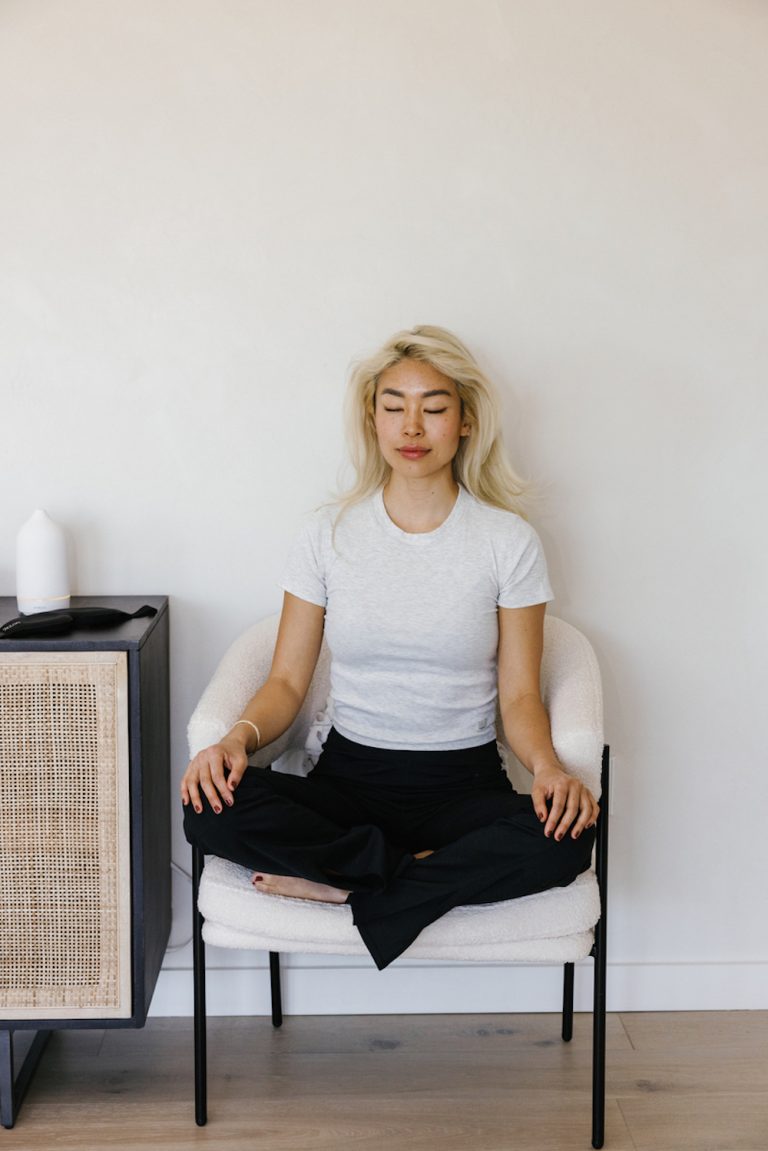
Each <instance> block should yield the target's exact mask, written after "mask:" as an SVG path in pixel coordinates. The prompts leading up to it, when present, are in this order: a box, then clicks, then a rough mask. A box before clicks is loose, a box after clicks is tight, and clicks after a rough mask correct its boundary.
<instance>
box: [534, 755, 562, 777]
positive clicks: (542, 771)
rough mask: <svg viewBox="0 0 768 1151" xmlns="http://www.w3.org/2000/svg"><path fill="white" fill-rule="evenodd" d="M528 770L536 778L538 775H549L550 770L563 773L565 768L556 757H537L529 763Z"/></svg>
mask: <svg viewBox="0 0 768 1151" xmlns="http://www.w3.org/2000/svg"><path fill="white" fill-rule="evenodd" d="M530 772H531V775H532V776H533V778H534V779H538V777H539V776H541V775H549V774H550V772H557V773H561V772H562V773H563V774H565V769H564V767H563V765H562V764H561V763H559V762H558V761H557V760H556V759H539V760H537V761H536V762H535V763H533V764H531V767H530Z"/></svg>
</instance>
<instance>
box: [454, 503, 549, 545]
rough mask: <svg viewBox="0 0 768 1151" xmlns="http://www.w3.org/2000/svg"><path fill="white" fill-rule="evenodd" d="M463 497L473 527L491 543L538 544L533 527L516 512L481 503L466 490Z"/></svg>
mask: <svg viewBox="0 0 768 1151" xmlns="http://www.w3.org/2000/svg"><path fill="white" fill-rule="evenodd" d="M464 498H466V503H467V515H468V517H469V519H470V521H471V523H472V526H473V529H474V530H479V531H481V532H483V534H484V535H486V536H487V537H488V538H489V539H490V541H491V542H492V543H497V544H499V545H504V544H507V545H517V546H519V547H525V546H526V545H529V544H531V543H536V544H539V537H538V535H537V533H536V530H535V528H533V527H532V526H531V524H529V523H528V521H527V520H524V519H523V517H522V516H521V515H518V514H517V512H513V511H508V510H507V509H506V508H498V507H495V506H494V505H493V504H486V503H483V502H482V500H479V499H477V498H476V497H475V496H473V495H470V493H469V492H467V491H465V492H464Z"/></svg>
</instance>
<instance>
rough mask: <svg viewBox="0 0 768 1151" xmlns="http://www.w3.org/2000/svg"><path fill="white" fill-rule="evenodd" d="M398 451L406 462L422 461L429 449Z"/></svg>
mask: <svg viewBox="0 0 768 1151" xmlns="http://www.w3.org/2000/svg"><path fill="white" fill-rule="evenodd" d="M397 450H398V451H399V453H400V455H401V456H403V457H404V459H406V460H420V459H422V458H423V457H424V456H425V455H426V454H427V452H428V451H429V448H398V449H397Z"/></svg>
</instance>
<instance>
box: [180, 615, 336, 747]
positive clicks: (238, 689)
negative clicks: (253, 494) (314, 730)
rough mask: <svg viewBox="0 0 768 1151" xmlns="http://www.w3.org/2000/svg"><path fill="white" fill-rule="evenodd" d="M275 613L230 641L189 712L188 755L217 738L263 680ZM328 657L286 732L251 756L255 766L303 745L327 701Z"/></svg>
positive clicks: (321, 661) (324, 654)
mask: <svg viewBox="0 0 768 1151" xmlns="http://www.w3.org/2000/svg"><path fill="white" fill-rule="evenodd" d="M279 622H280V617H279V615H272V616H267V617H266V618H265V619H263V620H261V621H260V622H259V623H257V624H254V625H253V627H250V628H249V629H248V630H247V631H245V632H243V634H242V635H241V636H240V637H239V638H238V639H236V640H235V642H234V643H233V644H232V646H231V647H230V648H229V649H228V651H227V652H226V653H225V655H224V657H223V659H222V660H221V662H220V664H219V666H218V667H217V668H216V671H215V672H214V673H213V677H212V678H211V681H210V683H209V684H208V686H207V687H206V689H205V691H204V692H203V694H202V696H201V697H200V701H199V703H198V705H197V707H196V708H195V710H194V712H193V713H192V717H191V719H190V721H189V725H188V727H187V739H188V742H189V753H190V756H194V755H196V754H197V752H198V751H201V750H202V749H203V748H204V747H208V746H210V744H212V743H216V742H217V741H218V740H220V739H221V738H222V737H223V736H224V735H226V733H227V732H228V731H229V729H230V728H231V727H232V724H233V723H234V722H235V720H236V719H238V718H239V717H240V716H241V715H242V713H243V709H244V708H245V705H246V704H247V703H248V701H249V699H250V698H251V697H252V696H253V695H254V693H255V692H256V691H258V689H259V688H260V687H261V685H262V684H263V683H264V682H265V680H266V679H267V676H268V675H269V670H270V667H271V666H272V655H273V652H274V648H275V639H276V638H277V628H278V624H279ZM329 660H330V657H329V653H328V649H327V646H326V645H325V643H324V644H323V648H322V649H321V652H320V657H319V659H318V663H317V668H316V670H315V674H314V677H313V679H312V684H311V686H310V689H309V691H308V692H307V698H306V699H305V700H304V704H303V705H302V708H301V711H300V712H299V714H298V716H297V717H296V719H295V720H294V722H293V724H292V725H291V726H290V727H289V728H288V730H287V731H285V732H283V734H282V735H281V736H280V737H279V738H278V739H276V740H274V741H273V742H272V743H270V744H267V746H266V747H263V748H261V749H260V750H259V751H257V752H256V753H255V754H254V755H253V756H251V758H250V762H251V763H253V764H255V765H256V766H258V767H266V766H267V764H269V763H273V762H274V761H275V760H276V759H278V758H279V757H280V756H281V755H282V754H283V753H284V752H285V751H287V750H288V749H289V748H291V747H303V746H304V743H305V741H306V735H307V732H308V730H309V725H310V722H311V721H312V719H313V718H314V717H315V715H316V713H317V712H319V711H320V710H322V708H324V707H325V704H326V702H327V698H328V666H329Z"/></svg>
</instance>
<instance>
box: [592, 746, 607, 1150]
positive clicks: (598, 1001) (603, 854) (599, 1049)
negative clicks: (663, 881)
mask: <svg viewBox="0 0 768 1151" xmlns="http://www.w3.org/2000/svg"><path fill="white" fill-rule="evenodd" d="M609 804H610V751H609V748H608V746H607V745H606V746H605V747H604V748H603V771H602V794H601V796H600V816H599V818H598V821H597V848H596V860H595V864H596V871H597V882H598V886H599V888H600V904H601V911H600V919H599V921H598V923H597V926H596V927H595V945H594V947H593V949H592V954H593V956H594V960H595V989H594V1000H593V1004H592V1024H593V1036H592V1146H593V1147H596V1148H599V1147H602V1146H603V1142H604V1140H605V1011H606V933H607V926H608V807H609Z"/></svg>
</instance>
